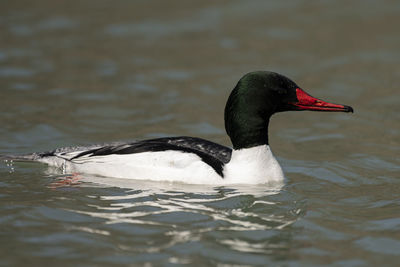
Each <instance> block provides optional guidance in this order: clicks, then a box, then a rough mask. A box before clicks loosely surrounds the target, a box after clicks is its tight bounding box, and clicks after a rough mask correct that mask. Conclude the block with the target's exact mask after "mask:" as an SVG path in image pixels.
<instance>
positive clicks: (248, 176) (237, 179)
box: [224, 145, 285, 184]
mask: <svg viewBox="0 0 400 267" xmlns="http://www.w3.org/2000/svg"><path fill="white" fill-rule="evenodd" d="M224 176H225V179H226V180H227V182H228V183H232V184H234V183H247V184H259V183H270V182H283V181H284V179H285V176H284V175H283V171H282V168H281V166H280V165H279V163H278V161H277V160H276V159H275V157H274V155H273V154H272V152H271V149H270V147H269V146H268V145H261V146H256V147H252V148H245V149H239V150H233V151H232V157H231V160H230V162H229V163H228V164H226V165H225V168H224Z"/></svg>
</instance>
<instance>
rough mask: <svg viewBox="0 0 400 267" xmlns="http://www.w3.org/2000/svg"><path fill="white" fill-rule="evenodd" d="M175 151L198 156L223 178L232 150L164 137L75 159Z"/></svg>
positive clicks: (86, 153) (191, 139) (97, 150)
mask: <svg viewBox="0 0 400 267" xmlns="http://www.w3.org/2000/svg"><path fill="white" fill-rule="evenodd" d="M167 150H176V151H182V152H188V153H194V154H196V155H198V156H199V157H200V158H201V159H202V160H203V161H204V162H205V163H207V164H208V165H210V166H211V167H212V168H214V170H215V171H216V172H217V173H218V174H219V175H221V176H223V173H222V170H223V165H224V164H225V163H228V162H229V161H230V158H231V154H232V150H231V149H230V148H228V147H225V146H222V145H219V144H216V143H213V142H210V141H207V140H205V139H201V138H195V137H186V136H181V137H164V138H157V139H150V140H143V141H137V142H133V143H125V144H116V145H108V146H103V147H100V148H98V147H97V148H95V149H90V150H87V151H84V152H82V153H80V154H78V155H76V156H75V157H73V158H71V160H74V159H76V158H79V157H82V156H89V157H92V156H106V155H112V154H119V155H121V154H135V153H141V152H150V151H152V152H158V151H167Z"/></svg>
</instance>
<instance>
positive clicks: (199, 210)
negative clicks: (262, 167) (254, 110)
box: [0, 0, 400, 266]
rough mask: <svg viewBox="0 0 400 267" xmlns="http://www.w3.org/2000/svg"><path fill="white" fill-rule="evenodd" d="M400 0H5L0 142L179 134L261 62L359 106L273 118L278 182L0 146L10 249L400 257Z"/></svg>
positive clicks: (372, 262) (13, 254)
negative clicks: (179, 178) (43, 160)
mask: <svg viewBox="0 0 400 267" xmlns="http://www.w3.org/2000/svg"><path fill="white" fill-rule="evenodd" d="M399 18H400V3H399V2H398V1H389V0H387V1H361V0H360V1H351V2H344V1H300V0H298V1H218V2H215V1H198V2H196V3H194V2H193V1H161V0H159V1H156V0H152V1H106V0H97V1H94V0H85V1H80V2H79V3H78V2H71V1H64V0H62V1H46V0H41V1H14V2H12V1H3V2H2V3H0V25H1V26H0V27H1V31H0V40H1V42H0V96H1V100H0V103H1V105H0V109H1V113H0V124H1V126H2V127H1V128H0V133H1V138H0V154H7V153H9V154H18V153H27V152H34V151H46V150H51V149H54V148H57V147H61V146H68V145H88V144H93V143H101V142H111V141H128V140H133V139H145V138H153V137H161V136H173V135H188V136H197V137H202V138H206V139H209V140H212V141H215V142H217V143H221V144H225V145H230V142H229V139H228V137H227V136H226V134H225V130H224V126H223V125H224V124H223V109H224V105H225V101H226V99H227V97H228V95H229V93H230V91H231V89H232V88H233V87H234V85H235V84H236V82H237V81H238V80H239V78H240V77H241V76H242V75H243V74H245V73H247V72H250V71H253V70H271V71H276V72H279V73H282V74H284V75H286V76H288V77H290V78H292V79H293V80H294V81H296V82H297V83H298V84H299V85H300V86H301V87H302V88H303V89H305V90H306V91H307V92H309V93H310V94H311V95H313V96H315V97H320V98H321V99H324V100H327V101H330V102H334V103H343V104H347V105H351V106H352V107H353V108H354V110H355V113H354V114H337V113H317V112H292V113H291V112H287V113H281V114H278V115H275V116H274V117H273V118H272V120H271V124H270V133H269V134H270V145H271V148H272V150H273V152H274V154H275V155H276V156H277V158H278V160H279V162H280V163H281V165H282V167H283V168H284V171H285V175H286V177H287V182H286V184H285V185H284V186H283V187H282V188H270V187H267V186H263V185H257V186H251V185H248V186H222V187H221V186H220V187H212V186H207V185H204V186H201V185H188V184H179V183H156V182H146V181H134V180H126V179H111V178H107V177H89V176H86V177H84V178H85V179H83V180H80V181H72V182H71V183H70V184H61V183H59V181H60V180H61V179H63V178H64V179H65V175H64V174H62V173H54V171H52V170H49V169H48V168H47V167H46V166H45V165H42V164H39V163H16V162H13V163H10V162H1V163H0V229H1V230H0V233H1V234H0V238H1V243H0V255H1V257H0V265H2V266H25V265H29V266H45V265H47V266H52V265H59V266H141V265H146V266H179V265H195V266H267V265H271V266H321V265H328V266H383V265H384V266H398V264H399V263H398V262H399V261H400V160H399V150H400V149H399V148H400V146H399V145H400V144H399V143H400V123H399V120H400V115H399V114H400V105H399V102H400V93H399V92H400V91H399V77H400V51H399V47H400V35H399V34H398V25H399V23H400V19H399Z"/></svg>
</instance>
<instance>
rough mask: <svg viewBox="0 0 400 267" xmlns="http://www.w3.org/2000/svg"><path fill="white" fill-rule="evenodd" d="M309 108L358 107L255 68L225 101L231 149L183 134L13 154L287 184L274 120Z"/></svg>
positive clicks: (108, 172) (188, 178)
mask: <svg viewBox="0 0 400 267" xmlns="http://www.w3.org/2000/svg"><path fill="white" fill-rule="evenodd" d="M306 110H308V111H322V112H354V111H353V108H352V107H350V106H347V105H340V104H333V103H329V102H325V101H323V100H320V99H317V98H315V97H312V96H311V95H309V94H308V93H306V92H305V91H304V90H303V89H301V87H299V86H298V85H297V84H296V83H295V82H293V81H292V80H290V79H289V78H287V77H285V76H284V75H281V74H278V73H276V72H270V71H254V72H250V73H247V74H245V75H244V76H243V77H242V78H241V79H240V80H239V81H238V83H237V84H236V86H235V87H234V89H233V90H232V92H231V93H230V95H229V98H228V100H227V103H226V106H225V111H224V121H225V130H226V133H227V135H228V136H229V138H230V140H231V142H232V148H230V147H227V146H224V145H220V144H217V143H214V142H212V141H208V140H205V139H202V138H198V137H188V136H178V137H162V138H155V139H148V140H140V141H133V142H114V143H109V144H100V145H90V146H78V147H63V148H58V149H55V150H52V151H47V152H41V153H31V154H25V155H20V156H9V157H8V159H13V160H17V161H18V160H23V161H26V160H28V161H37V162H42V163H46V164H48V165H49V166H53V167H57V168H61V169H63V171H64V172H67V173H75V174H76V173H78V174H90V175H98V176H104V177H110V178H126V179H138V180H153V181H169V182H183V183H190V184H216V185H224V184H265V183H282V182H284V180H285V175H284V172H283V170H282V168H281V166H280V164H279V162H278V161H277V159H276V158H275V156H274V155H273V153H272V151H271V148H270V146H269V141H268V126H269V120H270V118H271V116H272V115H274V114H275V113H278V112H284V111H306Z"/></svg>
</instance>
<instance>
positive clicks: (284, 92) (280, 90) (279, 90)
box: [278, 88, 287, 95]
mask: <svg viewBox="0 0 400 267" xmlns="http://www.w3.org/2000/svg"><path fill="white" fill-rule="evenodd" d="M286 93H287V91H286V89H283V88H279V89H278V94H280V95H284V94H286Z"/></svg>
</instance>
